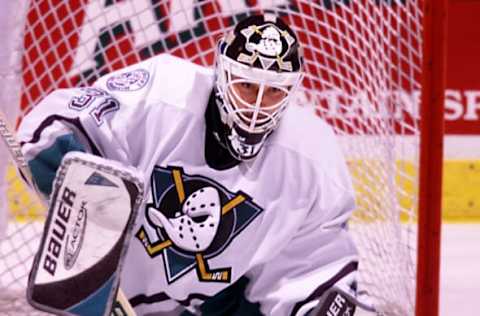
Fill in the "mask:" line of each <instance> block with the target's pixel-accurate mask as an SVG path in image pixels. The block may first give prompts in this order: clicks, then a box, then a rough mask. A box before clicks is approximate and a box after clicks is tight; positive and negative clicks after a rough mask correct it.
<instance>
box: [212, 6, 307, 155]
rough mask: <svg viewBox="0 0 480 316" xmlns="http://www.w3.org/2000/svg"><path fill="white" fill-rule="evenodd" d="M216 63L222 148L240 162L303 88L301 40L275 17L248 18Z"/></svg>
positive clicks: (258, 146) (226, 40)
mask: <svg viewBox="0 0 480 316" xmlns="http://www.w3.org/2000/svg"><path fill="white" fill-rule="evenodd" d="M216 63H217V68H216V71H217V73H216V75H217V76H216V98H217V102H216V103H217V105H218V107H219V112H220V117H221V120H222V123H223V125H224V133H225V135H224V136H225V137H223V139H224V140H225V141H224V142H226V144H224V145H226V147H227V148H228V150H229V151H230V153H231V154H232V156H233V157H234V158H236V159H237V160H248V159H251V158H253V157H255V156H256V155H257V154H258V153H259V151H260V149H261V147H262V146H263V144H264V142H265V140H266V138H267V137H268V135H269V134H270V133H271V132H272V131H273V130H275V128H276V127H277V126H278V123H279V121H280V118H281V116H282V113H283V112H284V110H285V108H286V107H287V105H288V104H289V102H290V100H291V99H292V96H293V95H294V94H295V92H296V90H297V89H298V87H299V85H300V83H301V80H302V72H301V64H302V58H301V53H300V49H299V44H298V41H297V38H296V36H295V34H294V33H293V31H292V30H291V29H290V28H289V27H288V26H287V25H286V24H285V23H284V22H283V21H282V20H281V19H280V18H277V17H276V16H274V15H271V14H265V15H256V16H250V17H248V18H246V19H245V20H243V21H241V22H239V23H238V24H237V25H236V27H235V29H234V30H233V31H232V32H230V33H229V34H228V35H227V36H226V37H224V38H222V39H221V40H220V41H219V43H218V47H217V56H216Z"/></svg>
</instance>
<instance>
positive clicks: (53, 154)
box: [28, 134, 85, 196]
mask: <svg viewBox="0 0 480 316" xmlns="http://www.w3.org/2000/svg"><path fill="white" fill-rule="evenodd" d="M71 151H82V152H85V147H84V146H83V145H82V143H80V142H79V141H78V139H77V138H76V137H75V135H74V134H67V135H62V136H60V137H58V138H57V139H56V140H55V142H54V143H53V144H52V145H51V146H50V147H48V148H46V149H44V150H42V151H41V152H40V153H38V154H37V155H36V156H35V158H34V159H32V160H30V161H29V162H28V166H29V167H30V170H31V172H32V176H33V179H34V180H35V183H36V184H37V187H38V189H39V190H40V191H41V192H42V193H43V194H45V195H46V196H49V195H50V193H51V192H52V183H53V179H55V174H56V172H57V169H58V167H59V166H60V163H61V162H62V158H63V156H65V155H66V154H67V153H68V152H71Z"/></svg>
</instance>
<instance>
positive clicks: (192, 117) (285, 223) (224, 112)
mask: <svg viewBox="0 0 480 316" xmlns="http://www.w3.org/2000/svg"><path fill="white" fill-rule="evenodd" d="M302 62H303V60H302V50H301V47H300V46H299V42H298V40H297V37H296V35H295V34H294V32H293V31H292V30H291V29H290V27H289V26H288V25H287V24H286V23H285V22H284V21H282V20H281V19H280V18H277V17H276V16H274V15H271V14H264V15H255V16H250V17H248V18H246V19H244V20H243V21H241V22H239V23H238V24H237V25H236V26H235V28H234V30H233V31H231V32H230V33H228V34H227V35H226V36H225V37H223V38H222V39H221V40H220V41H219V42H218V45H217V54H216V63H215V67H214V69H209V68H204V67H201V66H198V65H196V64H192V63H190V62H188V61H185V60H182V59H179V58H176V57H173V56H170V55H165V54H162V55H159V56H156V57H153V58H151V59H148V60H146V61H143V62H141V63H138V64H135V65H132V66H129V67H127V68H124V69H121V70H118V71H116V72H113V73H110V74H108V75H106V76H104V77H102V78H100V79H99V80H98V81H97V82H95V83H94V84H93V85H92V86H90V87H84V88H71V89H60V90H56V91H54V92H52V93H51V94H50V95H48V96H47V97H46V98H45V99H44V100H43V101H42V102H41V103H40V104H39V105H38V106H37V107H35V108H34V109H33V110H32V111H31V112H30V113H29V114H28V115H27V116H26V117H25V118H24V119H23V121H22V124H21V126H20V130H19V138H20V140H21V143H22V152H23V153H24V155H25V157H26V159H27V160H28V164H29V167H30V170H31V173H32V175H33V178H34V180H35V183H36V186H37V187H38V189H39V190H40V191H41V193H42V194H43V195H44V197H45V198H46V199H49V198H52V197H51V194H52V190H54V188H53V187H52V183H54V179H55V176H56V173H57V169H58V168H59V166H60V164H61V162H62V159H63V158H64V156H65V155H67V154H68V153H70V152H84V153H86V154H87V155H91V156H99V157H103V158H104V159H107V160H112V161H115V162H116V163H118V164H121V165H124V166H127V167H129V168H134V169H135V170H138V171H139V172H141V174H143V177H144V179H142V180H143V182H144V183H145V193H144V195H143V202H142V203H141V205H140V206H139V208H138V214H137V215H136V218H135V220H134V224H133V228H132V235H131V237H130V238H129V239H128V240H126V241H125V242H126V243H127V244H128V250H127V251H126V255H125V258H124V259H123V262H122V263H121V265H120V266H121V273H120V288H121V289H122V290H123V292H124V293H125V295H126V297H127V298H128V301H129V303H130V305H131V306H132V307H133V308H134V310H135V312H136V313H137V314H138V315H197V314H200V315H274V316H276V315H353V313H354V311H355V304H354V303H355V302H354V301H355V292H356V278H355V275H356V271H357V266H358V256H357V250H356V248H355V246H354V244H353V242H352V240H351V236H350V234H349V231H348V225H347V221H348V219H349V216H350V214H351V212H352V211H353V209H354V207H355V205H354V192H353V189H352V184H351V180H350V176H349V173H348V170H347V167H346V163H345V160H344V158H343V156H342V153H341V151H340V148H339V146H338V145H337V140H336V138H335V135H334V133H333V131H332V129H331V128H330V127H329V126H328V125H327V124H326V123H324V122H322V121H321V120H320V119H319V118H317V117H315V116H314V115H312V114H311V112H309V111H308V110H307V109H304V108H301V107H299V106H297V105H296V104H294V103H295V98H294V96H295V94H296V92H297V90H298V88H299V86H300V85H301V84H302V67H303V65H302ZM99 195H100V196H99V197H98V198H100V199H101V198H102V196H101V194H100V193H99ZM105 198H106V197H105ZM59 264H60V263H59ZM120 266H119V267H118V269H120ZM49 295H50V294H49ZM51 295H54V293H52V294H51Z"/></svg>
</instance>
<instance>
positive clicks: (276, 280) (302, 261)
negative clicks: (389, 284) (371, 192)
mask: <svg viewBox="0 0 480 316" xmlns="http://www.w3.org/2000/svg"><path fill="white" fill-rule="evenodd" d="M331 145H332V146H333V147H334V148H330V149H331V150H334V151H337V154H336V155H333V156H332V158H333V159H332V160H331V161H330V163H327V165H329V168H328V169H325V170H323V169H322V168H316V171H314V172H312V176H313V177H314V178H315V179H314V181H315V183H316V185H315V187H314V188H312V195H313V196H312V199H311V202H310V205H309V206H308V215H307V216H306V218H305V219H304V221H303V224H302V225H301V227H300V228H299V229H298V231H297V233H296V234H295V235H294V236H293V237H292V239H291V240H290V241H289V243H288V244H287V245H285V246H284V248H283V250H282V251H281V252H280V253H279V254H278V255H277V256H276V257H275V258H274V259H273V260H269V261H268V262H267V263H264V264H263V265H261V266H259V267H256V268H254V269H253V270H252V271H251V274H250V275H249V278H250V282H251V284H250V285H249V288H248V289H247V291H246V297H247V299H248V300H249V301H250V302H253V303H256V302H258V303H260V307H261V311H262V313H263V314H265V315H308V312H309V311H310V310H312V309H313V308H314V307H315V306H316V304H317V303H318V300H319V298H320V297H321V296H322V294H324V293H325V291H327V290H328V289H330V288H331V287H332V286H334V285H337V286H341V287H342V288H345V287H347V288H351V289H355V287H356V281H355V278H356V271H357V268H358V253H357V249H356V247H355V245H354V242H353V240H352V236H351V233H350V232H349V230H348V224H347V221H348V219H349V217H350V215H351V213H352V211H353V210H354V208H355V199H354V193H353V189H352V185H351V179H350V175H349V173H348V170H347V166H346V164H345V162H344V159H343V158H342V156H341V154H340V151H339V148H338V147H337V145H336V143H332V144H331ZM334 156H335V157H334Z"/></svg>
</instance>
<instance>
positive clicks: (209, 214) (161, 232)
mask: <svg viewBox="0 0 480 316" xmlns="http://www.w3.org/2000/svg"><path fill="white" fill-rule="evenodd" d="M151 187H152V199H151V203H149V204H147V207H146V210H145V217H146V219H147V224H148V228H149V229H148V230H147V229H145V227H143V226H142V227H141V228H140V229H139V231H138V232H137V234H136V237H137V238H138V239H139V240H140V241H141V243H142V245H143V246H144V247H145V250H146V252H147V253H148V255H149V256H150V257H151V258H155V257H156V256H158V255H160V254H162V255H163V258H164V262H165V265H166V266H165V274H166V276H167V281H168V282H169V283H172V282H174V281H175V280H177V279H178V278H180V277H181V276H183V275H185V274H186V273H188V272H189V271H191V270H192V269H195V270H196V272H197V275H198V279H199V281H202V282H226V283H228V282H230V278H231V267H221V268H217V269H210V267H209V265H208V259H210V258H213V257H216V256H218V255H220V254H221V253H222V252H223V251H224V250H225V249H226V248H227V247H228V245H229V244H230V242H232V240H233V239H234V238H235V237H236V236H237V235H238V234H240V232H241V231H242V230H243V229H244V228H245V227H247V226H248V225H249V224H250V223H251V222H252V221H253V220H254V219H255V218H256V217H257V216H258V215H259V214H260V213H261V212H262V211H263V209H262V208H260V207H259V206H257V205H256V204H255V203H253V201H251V198H250V197H249V196H247V195H246V194H245V193H243V192H237V193H232V192H230V191H228V190H227V189H225V188H224V187H222V186H221V185H220V184H218V183H216V182H215V181H213V180H211V179H208V178H205V177H203V176H199V175H187V174H185V173H184V172H183V170H182V168H178V167H167V168H162V167H158V166H156V167H155V169H154V171H153V173H152V176H151ZM152 229H153V231H154V232H155V234H147V231H149V232H151V231H152Z"/></svg>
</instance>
